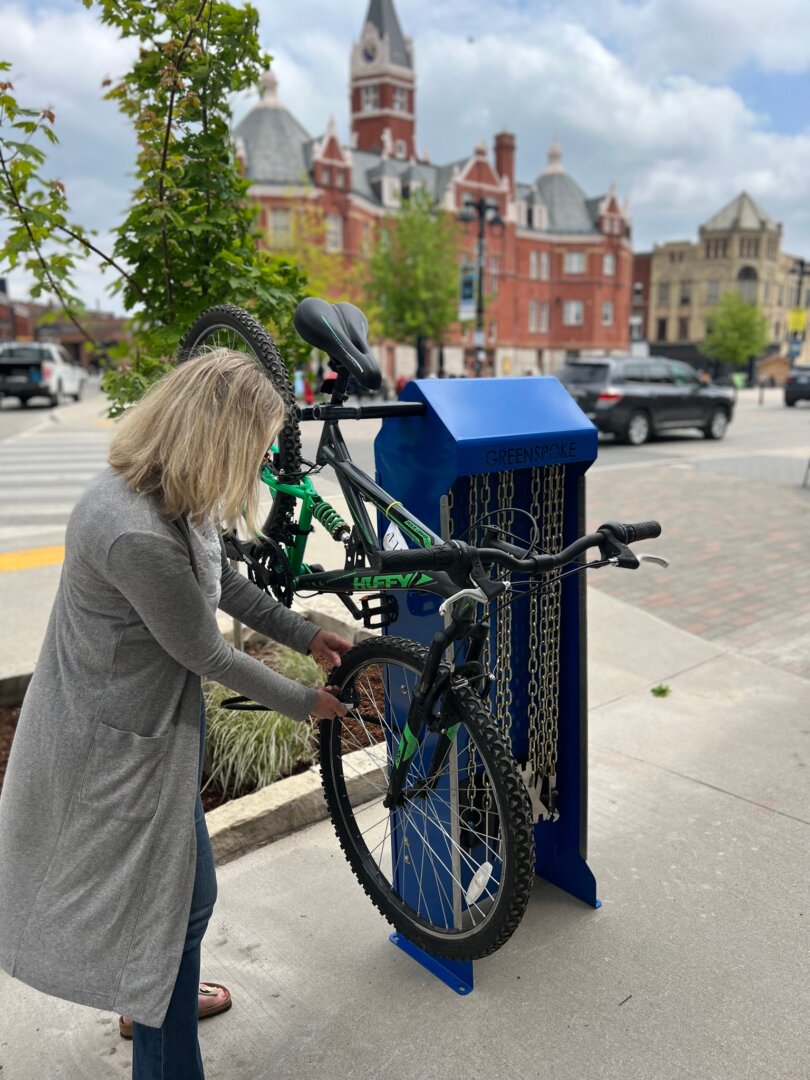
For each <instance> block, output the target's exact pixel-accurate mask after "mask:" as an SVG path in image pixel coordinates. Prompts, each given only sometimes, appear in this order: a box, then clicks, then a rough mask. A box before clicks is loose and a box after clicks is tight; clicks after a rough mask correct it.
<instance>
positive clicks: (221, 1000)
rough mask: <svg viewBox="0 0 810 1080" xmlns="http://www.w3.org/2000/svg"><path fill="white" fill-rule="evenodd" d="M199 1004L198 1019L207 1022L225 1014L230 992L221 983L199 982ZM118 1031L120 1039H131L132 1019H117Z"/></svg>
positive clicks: (123, 1017) (124, 1017)
mask: <svg viewBox="0 0 810 1080" xmlns="http://www.w3.org/2000/svg"><path fill="white" fill-rule="evenodd" d="M198 1002H199V1013H198V1015H199V1019H200V1020H207V1019H208V1017H209V1016H216V1015H217V1013H222V1012H227V1010H228V1009H230V1007H231V1005H232V1004H233V1002H232V1000H231V992H230V990H228V988H227V987H226V986H223V985H222V983H214V982H201V983H200V993H199V997H198ZM118 1031H119V1033H120V1035H121V1038H122V1039H131V1038H132V1019H131V1018H130V1017H129V1016H119V1017H118Z"/></svg>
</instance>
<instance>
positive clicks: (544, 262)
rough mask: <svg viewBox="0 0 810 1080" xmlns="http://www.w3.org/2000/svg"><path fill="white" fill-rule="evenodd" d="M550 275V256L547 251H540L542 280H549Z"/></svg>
mask: <svg viewBox="0 0 810 1080" xmlns="http://www.w3.org/2000/svg"><path fill="white" fill-rule="evenodd" d="M548 275H549V257H548V252H547V251H541V252H540V280H541V281H548Z"/></svg>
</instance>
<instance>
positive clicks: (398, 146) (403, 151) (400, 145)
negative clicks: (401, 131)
mask: <svg viewBox="0 0 810 1080" xmlns="http://www.w3.org/2000/svg"><path fill="white" fill-rule="evenodd" d="M407 153H408V148H407V146H406V145H405V140H404V139H397V141H396V142H395V143H394V156H395V157H398V158H404V157H405V156H406V155H407Z"/></svg>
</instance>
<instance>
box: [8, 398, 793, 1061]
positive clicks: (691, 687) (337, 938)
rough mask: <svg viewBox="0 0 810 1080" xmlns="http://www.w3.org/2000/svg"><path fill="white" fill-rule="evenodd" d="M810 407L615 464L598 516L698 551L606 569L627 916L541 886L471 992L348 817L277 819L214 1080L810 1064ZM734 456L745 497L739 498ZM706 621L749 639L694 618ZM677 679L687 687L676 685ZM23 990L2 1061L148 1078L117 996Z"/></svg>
mask: <svg viewBox="0 0 810 1080" xmlns="http://www.w3.org/2000/svg"><path fill="white" fill-rule="evenodd" d="M771 398H772V399H773V400H770V399H766V406H765V408H766V409H768V408H770V409H774V410H776V409H777V408H778V398H777V397H776V396H775V395H774V394H771ZM755 408H756V406H755V399H754V398H753V395H752V396H751V400H750V401H747V402H745V403H743V404H742V405H741V411H740V413H739V414H738V421H737V422H740V423H741V429H740V430H748V431H752V430H755V429H754V428H753V427H752V424H753V423H754V418H756V417H757V416H762V415H764V414H763V413H758V412H756V411H754V410H755ZM781 415H783V414H781V413H780V414H779V416H780V417H781ZM774 416H776V413H774ZM808 419H810V418H809V417H800V416H796V415H793V411H791V412H790V414H788V415H787V417H786V421H785V422H786V423H787V424H790V425H792V426H791V428H790V432H791V433H795V436H794V435H793V434H791V438H793V442H791V439H790V438H788V439H786V438H785V433H784V431H782V432H781V433H778V432H774V431H773V430H772V429H768V431H765V430H764V429H763V430H759V429H756V431H757V434H756V435H755V437H753V438H752V439H751V440H750V441H749V442H747V443H746V447H747V449H748V450H750V451H751V452H746V453H740V444H739V443H737V444H736V446H735V444H734V443H733V442H731V441H729V443H727V444H721V445H719V446H713V447H711V455H710V456H709V457H708V458H707V454H706V451H707V449H708V448H707V447H706V446H705V444H703V443H702V441H695V440H672V441H667V442H666V443H661V444H656V445H655V447H654V448H653V449H652V450H651V452H650V453H651V454H652V455H654V456H651V457H650V458H649V462H648V464H647V463H645V460H644V459H643V458H641V457H639V456H638V455H636V457H635V459H632V458H629V457H628V456H626V455H625V451H624V450H621V451H618V453H617V454H616V455H615V456H611V455H608V454H605V455H604V456H603V458H602V463H601V464H600V466H598V467H597V469H595V470H593V471H592V473H591V475H590V480H589V506H588V521H589V522H590V523H592V524H594V525H595V524H598V520H602V519H603V518H604V517H614V518H615V517H623V518H624V519H625V520H632V519H633V518H634V517H647V516H651V515H652V514H658V515H660V517H661V519H662V520H663V521H664V524H665V529H666V533H665V537H662V539H661V540H660V541H658V542H657V543H656V544H655V545H652V544H651V545H649V548H650V549H651V550H652V549H653V547H655V548H659V549H660V550H662V551H666V552H667V553H668V554H670V555H671V556H673V558H674V559H675V562H674V564H673V567H672V568H671V569H670V570H669V571H666V572H664V571H660V570H658V569H657V568H649V567H645V568H643V569H642V571H641V572H640V573H638V574H624V573H620V572H618V571H604V572H600V573H599V574H595V575H594V576H593V577H592V579H591V581H592V583H593V584H594V585H595V588H593V589H591V590H589V620H590V626H589V680H590V688H589V694H590V704H591V712H590V799H589V805H590V814H589V820H590V830H589V862H590V865H591V867H592V869H593V871H594V873H595V875H596V878H597V881H598V883H599V896H600V897H601V899H602V902H603V907H602V908H601V910H599V911H593V910H591V909H589V908H587V907H586V906H584V905H583V904H581V903H579V902H578V901H576V900H574V899H573V898H571V897H570V896H568V895H567V894H565V893H562V892H560V891H559V890H557V889H555V888H553V887H552V886H549V885H547V884H546V883H543V882H538V883H537V886H536V888H535V893H534V895H533V897H532V902H531V904H530V906H529V910H528V912H527V915H526V917H525V919H524V921H523V923H522V924H521V927H520V928H519V930H518V932H517V934H516V935H515V937H514V938H513V940H512V941H511V942H510V943H509V944H508V945H507V946H506V947H505V948H504V949H502V950H501V951H499V952H498V953H496V954H494V955H493V956H491V957H489V958H487V959H485V960H482V961H479V962H477V964H476V990H475V992H474V993H473V994H472V995H471V996H470V997H468V998H458V997H456V996H455V995H454V994H453V993H452V992H451V991H449V990H448V989H447V988H445V987H444V986H442V985H441V984H439V983H437V982H436V981H435V980H433V979H432V978H431V977H430V976H428V975H427V974H426V973H425V972H424V971H423V970H422V969H421V968H420V967H419V966H418V965H416V964H415V963H414V962H413V961H411V960H410V959H409V958H408V957H406V956H405V955H404V954H402V953H400V952H399V950H397V949H395V948H394V947H393V946H392V945H390V944H389V943H388V940H387V935H388V932H389V929H390V928H389V927H388V926H387V924H386V923H385V922H384V921H383V920H382V919H381V918H380V917H379V916H378V915H377V914H376V912H375V911H374V909H373V908H372V907H371V905H370V904H369V903H368V901H367V899H366V898H365V896H364V894H363V893H362V891H361V889H360V887H359V886H358V885H357V884H356V883H355V880H354V878H353V876H352V875H351V872H350V871H349V869H348V866H347V864H346V863H345V860H344V859H343V856H342V854H341V852H340V849H339V847H338V845H337V841H336V840H335V838H334V835H333V833H332V829H331V824H330V823H329V822H328V821H325V822H322V823H320V824H318V825H315V826H312V827H310V828H308V829H306V830H304V831H301V832H299V833H296V834H295V835H293V836H290V837H287V838H285V839H282V840H279V841H278V842H276V843H274V844H272V845H270V846H268V847H264V848H261V849H259V850H256V851H254V852H252V853H251V854H249V855H247V856H244V857H243V858H240V859H237V860H235V861H233V862H230V863H228V864H227V865H225V866H221V867H220V868H219V869H218V879H219V899H218V902H217V907H216V909H215V912H214V916H213V918H212V921H211V925H210V928H209V931H208V934H207V937H206V939H205V943H204V949H203V977H204V978H211V979H215V980H217V981H222V982H225V983H226V984H227V985H228V986H229V987H230V988H231V990H232V992H233V995H234V1002H235V1004H234V1007H233V1009H232V1010H231V1011H230V1012H229V1013H227V1014H225V1015H223V1016H221V1017H217V1018H214V1019H212V1020H210V1021H207V1022H206V1023H205V1024H203V1025H202V1026H201V1029H200V1034H201V1045H202V1048H203V1055H204V1059H205V1061H206V1070H207V1073H206V1075H207V1076H208V1078H209V1080H219V1078H222V1080H225V1078H227V1080H266V1078H267V1080H269V1078H271V1077H272V1078H273V1080H320V1078H331V1077H341V1078H343V1077H345V1078H347V1080H353V1078H358V1080H359V1078H361V1077H362V1078H363V1080H367V1078H377V1077H379V1078H384V1080H421V1078H425V1080H427V1078H434V1077H437V1078H438V1077H445V1076H446V1075H447V1074H449V1073H451V1072H458V1073H460V1074H461V1075H472V1076H479V1075H480V1076H483V1075H486V1076H491V1077H494V1078H496V1080H501V1078H503V1080H507V1078H509V1080H513V1078H523V1077H526V1078H529V1077H531V1078H534V1077H535V1076H537V1075H544V1076H546V1077H548V1078H550V1080H601V1078H608V1080H613V1078H616V1080H693V1078H697V1080H703V1078H706V1080H749V1078H750V1080H754V1078H757V1080H760V1078H762V1077H767V1078H768V1080H806V1077H807V1076H808V1075H810V1034H808V1023H807V1016H808V1006H810V973H808V959H807V958H808V946H810V932H809V931H808V920H809V919H810V910H809V909H808V898H807V895H808V894H807V882H808V877H809V876H810V873H809V872H810V845H809V844H808V840H810V797H809V796H808V780H807V762H808V758H810V721H808V719H807V716H808V712H807V681H806V678H804V677H800V676H799V675H797V674H796V673H794V672H792V671H790V670H789V669H788V668H789V665H788V663H787V662H786V661H785V653H784V644H785V639H784V638H783V637H782V636H780V634H781V631H780V626H781V622H782V620H781V619H780V613H782V612H784V614H785V618H786V620H788V621H789V620H791V619H798V618H800V617H801V608H802V604H803V603H804V601H801V600H800V599H797V598H795V597H793V596H792V595H788V593H789V591H790V590H787V589H785V590H784V591H779V589H780V586H778V584H777V583H776V578H773V577H771V576H768V575H769V574H770V573H771V571H770V570H769V569H768V567H769V566H770V565H771V564H772V565H774V566H776V565H782V564H784V565H785V566H786V567H787V569H788V570H789V571H790V574H789V575H788V576H789V578H790V580H791V581H792V582H793V583H794V585H795V586H796V588H798V587H799V586H801V585H803V584H804V579H803V577H802V576H801V575H802V574H803V573H804V571H803V569H802V566H801V564H802V561H803V560H802V555H803V549H801V548H799V549H796V548H791V547H779V545H780V544H784V545H788V544H791V543H794V542H795V540H796V539H797V534H798V536H799V537H800V538H801V540H802V541H803V536H804V535H806V530H805V531H803V530H802V522H804V517H803V516H802V515H803V513H804V506H805V503H804V502H802V501H801V500H802V499H805V497H806V503H807V504H810V492H805V493H803V494H799V492H800V491H801V489H798V490H797V491H794V490H793V487H794V485H793V483H792V477H789V478H788V483H782V482H780V478H779V475H777V476H776V477H774V476H773V475H772V474H771V473H770V472H769V471H764V472H763V469H762V467H761V463H762V461H763V460H764V459H766V458H767V457H768V456H771V457H774V456H776V457H780V458H784V457H788V458H790V457H792V458H795V459H798V457H799V454H800V453H803V445H802V437H803V434H802V433H803V431H804V425H805V424H806V422H807V420H808ZM749 421H750V422H751V423H749ZM800 421H802V423H800ZM735 423H736V422H735ZM742 424H745V425H746V428H745V429H743V428H742ZM733 431H734V429H733V428H732V432H733ZM730 438H731V437H730ZM791 446H792V447H793V450H792V451H791V452H790V453H787V454H785V452H784V448H785V447H791ZM630 453H634V451H627V454H628V455H629V454H630ZM707 460H709V461H710V463H711V466H712V467H709V466H706V465H705V464H704V462H706V461H707ZM746 461H748V462H749V466H748V468H749V471H742V472H740V470H744V467H745V463H746ZM724 462H725V463H728V462H736V464H734V465H733V466H731V465H728V464H725V465H724V464H722V463H724ZM611 464H613V467H610V466H611ZM653 465H654V466H655V467H652V466H653ZM684 466H686V468H684ZM718 466H720V467H721V469H723V470H727V471H726V472H724V474H723V476H722V477H721V476H720V469H718ZM751 469H753V470H756V469H759V470H760V473H761V474H762V475H752V474H751V472H750V470H751ZM735 470H736V471H735ZM729 476H730V477H731V478H732V483H731V484H730V487H731V489H733V491H734V493H735V496H734V497H735V500H736V503H732V502H731V501H729V502H725V501H723V495H722V491H721V486H722V485H725V486H729V480H728V477H729ZM735 479H736V481H738V482H736V483H734V482H733V481H734V480H735ZM327 485H328V481H325V482H324V483H323V484H321V483H320V482H319V488H321V487H323V494H324V495H325V496H326V497H330V495H331V494H332V491H331V489H330V488H329V487H328V486H327ZM782 505H784V506H785V507H786V511H785V513H784V516H780V514H781V513H782V512H781V511H780V509H779V507H780V506H782ZM597 519H598V520H597ZM763 523H764V524H763ZM720 528H722V529H723V530H724V535H725V533H728V534H729V540H728V541H725V540H724V541H722V542H720V541H719V535H718V530H719V529H720ZM768 530H771V531H772V532H773V533H774V534H778V535H774V536H773V537H771V538H770V539H769V538H768V537H769V532H768ZM699 542H700V544H702V549H700V548H699ZM707 544H709V545H711V544H717V546H715V548H714V550H713V551H710V552H709V555H711V558H706V559H705V560H704V561H700V552H701V550H703V551H704V554H705V547H706V545H707ZM774 544H775V545H777V550H776V552H775V554H774V556H773V558H772V559H770V561H769V552H771V551H772V545H774ZM333 558H334V557H332V559H330V562H333ZM727 559H731V560H732V564H733V570H732V572H731V574H729V575H728V577H729V578H730V579H732V580H733V581H735V582H736V581H737V580H738V579H739V580H742V581H743V585H744V587H745V589H746V590H748V589H749V587H751V586H753V584H756V578H757V575H758V574H760V573H764V574H765V575H766V582H767V587H766V588H765V589H764V590H762V592H761V594H759V596H760V597H761V600H758V599H757V594H754V596H752V597H751V599H750V600H747V603H740V598H731V597H730V596H726V595H725V594H724V592H723V590H722V589H717V590H715V595H713V596H712V598H711V599H712V604H713V607H712V608H711V611H714V609H715V608H719V607H722V608H723V611H724V612H726V611H728V610H734V607H735V605H736V606H738V607H739V608H740V609H741V611H742V614H745V615H746V616H751V618H750V619H749V620H748V623H747V625H746V627H743V626H739V627H737V626H734V625H733V623H731V622H729V621H726V620H725V616H724V615H723V614H721V613H720V612H716V613H715V614H710V612H709V611H707V612H702V611H699V610H697V609H698V608H700V606H701V603H702V601H701V597H702V594H703V593H704V592H708V591H709V586H710V585H711V584H712V582H713V581H714V580H715V579H716V578H717V577H718V576H719V577H720V578H721V579H722V580H724V581H725V580H726V578H725V577H724V575H723V574H722V573H721V570H722V569H723V566H724V565H725V561H726V560H727ZM749 578H750V579H751V581H750V582H749V580H748V579H749ZM794 591H795V590H794ZM661 594H665V595H666V594H670V596H669V599H666V598H662V595H661ZM801 595H802V594H798V593H797V597H800V596H801ZM656 597H657V599H655V598H656ZM628 601H631V602H628ZM758 602H764V603H765V605H766V608H765V609H764V610H763V609H761V610H759V611H753V610H752V611H750V612H746V610H745V609H746V607H753V605H754V604H755V603H758ZM336 603H338V604H339V602H336ZM693 609H694V610H693ZM341 611H342V609H341V608H340V607H339V606H338V607H336V608H335V614H337V615H339V614H340V613H341ZM742 614H740V615H739V616H734V617H739V618H742ZM699 616H705V619H709V620H713V621H710V623H709V625H710V626H717V627H725V628H726V630H727V631H728V632H726V631H725V630H723V631H718V633H717V634H714V635H709V634H708V633H707V632H705V630H704V632H702V633H701V635H700V636H699V635H698V634H696V633H693V632H690V630H689V629H688V626H695V625H697V622H696V620H697V618H698V617H699ZM687 619H689V620H692V621H691V622H689V623H688V624H687V623H686V620H687ZM705 619H704V621H705ZM768 619H770V620H771V624H772V627H773V633H772V635H771V636H772V637H773V639H774V640H775V641H777V642H781V644H780V645H779V649H778V650H776V651H775V652H774V654H773V655H770V654H763V655H762V657H758V655H757V653H756V649H755V648H754V647H752V646H750V645H748V646H746V645H745V644H744V643H743V644H741V643H740V642H739V641H737V640H736V639H735V638H734V633H735V632H736V631H737V630H739V631H743V630H745V629H746V628H751V630H752V632H754V631H756V629H757V627H758V626H759V624H760V623H761V622H762V621H764V620H768ZM681 620H683V621H681ZM794 625H795V624H794ZM763 640H768V632H763ZM658 683H666V684H668V685H669V686H670V688H671V694H670V695H669V696H668V697H665V698H655V697H653V696H652V695H651V693H650V689H651V687H652V686H654V685H656V684H658ZM0 1000H2V1001H3V1003H4V1007H3V1010H2V1011H0V1066H2V1072H0V1077H2V1080H7V1078H13V1080H40V1078H41V1080H73V1078H79V1077H81V1078H87V1080H109V1078H114V1077H127V1076H128V1075H129V1070H130V1061H131V1047H130V1045H129V1044H127V1043H124V1042H123V1041H122V1040H120V1039H119V1037H118V1034H117V1027H116V1020H115V1017H113V1016H111V1015H108V1014H104V1013H100V1012H98V1011H96V1010H92V1009H87V1008H84V1007H82V1006H76V1005H71V1004H69V1003H66V1002H61V1001H58V1000H56V999H52V998H48V997H46V996H44V995H42V994H40V993H38V992H37V991H34V990H30V989H29V988H27V987H24V986H23V985H22V984H19V983H16V982H14V981H13V980H10V979H9V978H8V977H7V976H5V975H2V974H0Z"/></svg>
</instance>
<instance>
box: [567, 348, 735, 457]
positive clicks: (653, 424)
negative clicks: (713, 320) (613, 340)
mask: <svg viewBox="0 0 810 1080" xmlns="http://www.w3.org/2000/svg"><path fill="white" fill-rule="evenodd" d="M557 378H558V379H559V380H560V382H561V383H562V384H563V386H564V387H565V388H566V390H567V391H568V393H569V394H570V395H571V396H572V397H573V398H574V399H575V400H576V402H577V404H578V405H579V407H580V408H581V409H582V411H583V412H584V413H585V414H586V416H587V417H588V418H589V419H590V420H592V421H593V422H594V424H595V425H596V426H597V427H598V428H599V430H600V431H608V432H611V433H612V434H613V435H615V436H616V437H617V438H618V439H619V440H621V441H622V442H628V443H631V444H632V445H633V446H640V445H641V444H642V443H644V442H646V441H647V439H649V438H650V436H651V435H656V434H658V433H663V432H665V431H671V430H674V429H675V428H699V429H700V430H701V431H702V432H703V434H704V435H705V436H706V438H707V439H722V438H723V436H724V435H725V433H726V428H727V427H728V425H729V422H730V420H731V417H732V415H733V413H734V396H733V392H732V391H731V390H727V389H725V388H724V387H720V386H713V385H712V384H711V383H704V382H702V381H701V379H700V378H698V375H697V372H696V371H695V369H694V368H692V367H690V366H689V364H683V363H680V362H679V361H677V360H666V359H664V357H660V356H651V357H644V358H640V357H634V356H605V357H583V358H582V359H579V360H568V361H566V363H565V365H564V366H563V367H562V368H561V369H560V370H559V371H558V372H557Z"/></svg>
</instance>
